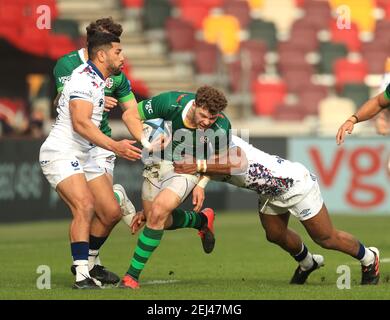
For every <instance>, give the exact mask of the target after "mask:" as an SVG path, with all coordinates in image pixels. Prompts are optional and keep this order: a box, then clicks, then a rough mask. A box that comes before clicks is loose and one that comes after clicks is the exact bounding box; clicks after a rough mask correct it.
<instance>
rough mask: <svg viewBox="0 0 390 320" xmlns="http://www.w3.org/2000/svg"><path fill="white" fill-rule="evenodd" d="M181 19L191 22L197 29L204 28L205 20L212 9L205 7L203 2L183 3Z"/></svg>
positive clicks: (181, 5)
mask: <svg viewBox="0 0 390 320" xmlns="http://www.w3.org/2000/svg"><path fill="white" fill-rule="evenodd" d="M179 9H180V17H181V18H182V19H183V20H186V21H188V22H190V23H191V24H192V25H193V26H194V28H195V29H197V30H199V29H202V27H203V20H204V19H205V18H206V17H207V16H208V14H209V11H210V7H208V6H204V5H203V4H202V3H201V2H196V1H192V2H189V1H187V2H182V3H181V4H180V5H179Z"/></svg>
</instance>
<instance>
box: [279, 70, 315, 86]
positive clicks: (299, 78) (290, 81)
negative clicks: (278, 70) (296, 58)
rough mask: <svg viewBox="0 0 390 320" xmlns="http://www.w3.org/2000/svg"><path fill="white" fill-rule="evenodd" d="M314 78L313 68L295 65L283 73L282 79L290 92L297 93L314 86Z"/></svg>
mask: <svg viewBox="0 0 390 320" xmlns="http://www.w3.org/2000/svg"><path fill="white" fill-rule="evenodd" d="M312 76H313V68H312V66H310V65H308V64H306V65H293V66H291V67H290V68H288V69H286V70H284V71H283V74H282V77H283V80H284V81H285V82H286V84H287V88H288V91H289V92H297V91H299V90H301V89H302V87H307V86H310V85H311V84H312V82H311V78H312Z"/></svg>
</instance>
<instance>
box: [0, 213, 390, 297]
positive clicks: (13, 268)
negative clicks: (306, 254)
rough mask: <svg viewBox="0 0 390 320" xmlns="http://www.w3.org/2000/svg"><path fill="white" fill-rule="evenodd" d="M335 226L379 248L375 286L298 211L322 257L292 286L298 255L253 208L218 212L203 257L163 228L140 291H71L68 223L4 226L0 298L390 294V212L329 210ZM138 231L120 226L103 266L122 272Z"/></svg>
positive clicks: (186, 233)
mask: <svg viewBox="0 0 390 320" xmlns="http://www.w3.org/2000/svg"><path fill="white" fill-rule="evenodd" d="M332 218H333V222H334V224H335V226H336V227H337V228H339V229H343V230H345V231H348V232H351V233H352V234H354V235H355V236H357V237H358V238H359V239H360V240H361V241H362V242H363V243H364V244H366V245H368V246H371V245H374V246H377V247H378V248H379V249H380V252H381V260H382V264H381V280H380V284H379V285H378V286H370V287H363V286H360V285H359V282H360V265H359V264H358V263H357V262H356V261H355V260H354V259H353V258H351V257H349V256H347V255H344V254H341V253H339V252H335V251H329V250H325V249H322V248H320V247H319V246H317V245H316V244H314V243H313V242H312V241H311V240H310V239H309V238H308V236H307V235H306V232H305V231H304V229H303V228H302V227H301V225H300V224H299V222H297V221H296V219H294V218H293V217H292V218H291V222H290V226H291V227H292V228H293V229H294V230H296V231H298V233H300V234H301V235H302V236H303V239H304V241H305V243H306V245H307V246H308V247H309V249H310V250H311V252H315V253H320V254H322V255H324V257H325V267H323V268H321V269H320V270H317V271H315V272H314V273H313V274H312V275H311V276H310V278H309V280H308V283H307V284H306V285H304V286H291V285H289V284H288V282H289V280H290V278H291V276H292V274H293V272H294V270H295V268H296V266H297V265H296V263H295V261H294V260H293V259H292V258H291V257H290V256H289V255H288V254H287V253H286V252H284V251H282V250H281V249H279V248H278V247H277V246H275V245H273V244H270V243H268V242H267V241H266V239H265V236H264V231H263V230H262V228H261V226H260V223H259V221H258V217H257V215H256V213H255V212H252V213H237V212H227V213H223V214H222V213H218V216H217V219H216V223H215V227H216V237H217V242H216V247H215V250H214V252H213V253H212V254H210V255H206V254H204V253H203V250H202V248H201V243H200V239H199V237H198V236H197V233H196V231H195V230H193V229H182V230H177V231H166V232H165V233H164V237H163V240H162V242H161V245H160V247H159V248H158V249H157V250H156V251H155V252H154V254H153V255H152V257H151V259H150V260H149V262H148V263H147V265H146V268H145V269H144V272H143V273H142V275H141V281H140V285H141V289H140V290H137V291H133V290H123V289H118V288H108V289H105V290H98V291H82V292H80V291H76V290H72V289H71V286H72V284H73V281H74V278H73V275H72V274H71V273H70V270H69V267H70V264H71V256H70V246H69V242H68V224H69V222H68V221H57V222H37V223H26V224H5V225H0V257H1V260H2V263H1V272H0V299H72V300H76V299H129V300H136V299H142V300H153V299H160V300H161V299H163V300H171V299H172V300H173V299H175V300H180V299H190V300H192V299H233V300H248V299H249V300H263V299H277V300H279V299H299V300H301V299H338V300H339V299H378V300H379V299H390V284H389V278H390V264H389V262H390V236H389V232H388V230H389V228H390V217H381V216H372V217H367V216H365V217H357V216H332ZM137 238H138V237H137V236H131V235H130V233H129V232H128V231H127V228H126V226H124V225H123V224H120V225H118V226H117V227H116V228H115V230H114V231H113V233H112V234H111V236H110V238H109V239H108V241H107V242H106V244H105V245H104V247H103V249H102V250H101V258H102V261H103V263H104V265H105V266H106V267H107V268H109V269H110V270H111V271H114V272H116V273H117V274H119V275H123V274H124V273H125V272H126V270H127V267H128V263H129V260H130V258H131V257H132V254H133V250H134V246H135V243H136V241H137ZM40 265H47V266H49V267H50V270H51V289H50V290H39V289H38V288H37V285H36V283H37V279H38V277H40V276H41V274H39V273H37V268H38V267H39V266H40ZM340 265H346V266H349V267H350V270H351V289H344V290H340V289H338V288H337V285H336V283H337V279H338V277H339V276H340V275H341V274H338V273H337V271H336V270H337V268H338V266H340Z"/></svg>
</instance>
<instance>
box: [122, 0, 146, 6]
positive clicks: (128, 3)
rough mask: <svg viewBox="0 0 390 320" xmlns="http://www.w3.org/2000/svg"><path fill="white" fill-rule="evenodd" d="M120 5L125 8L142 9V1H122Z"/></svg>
mask: <svg viewBox="0 0 390 320" xmlns="http://www.w3.org/2000/svg"><path fill="white" fill-rule="evenodd" d="M122 5H123V6H124V7H126V8H142V7H143V5H144V0H122Z"/></svg>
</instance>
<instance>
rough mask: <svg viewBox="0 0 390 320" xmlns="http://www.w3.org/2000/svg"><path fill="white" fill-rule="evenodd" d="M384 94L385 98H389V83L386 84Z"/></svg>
mask: <svg viewBox="0 0 390 320" xmlns="http://www.w3.org/2000/svg"><path fill="white" fill-rule="evenodd" d="M384 95H385V98H386V99H387V100H390V83H389V84H388V85H387V87H386V90H385V92H384Z"/></svg>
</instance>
